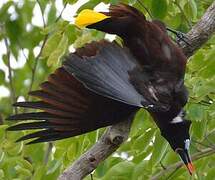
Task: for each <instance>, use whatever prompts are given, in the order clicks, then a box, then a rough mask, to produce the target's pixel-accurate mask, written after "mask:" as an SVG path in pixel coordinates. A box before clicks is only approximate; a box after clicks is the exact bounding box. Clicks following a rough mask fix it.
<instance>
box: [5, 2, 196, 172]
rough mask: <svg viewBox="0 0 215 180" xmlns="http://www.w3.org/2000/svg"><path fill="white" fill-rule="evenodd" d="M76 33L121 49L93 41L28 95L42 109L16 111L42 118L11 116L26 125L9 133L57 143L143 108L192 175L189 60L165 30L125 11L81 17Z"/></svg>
mask: <svg viewBox="0 0 215 180" xmlns="http://www.w3.org/2000/svg"><path fill="white" fill-rule="evenodd" d="M75 25H76V26H77V27H78V28H88V29H96V30H98V31H102V32H104V33H109V34H115V35H117V36H119V37H120V38H121V39H122V45H119V44H117V43H116V42H109V41H107V40H100V41H97V42H96V41H93V42H91V43H88V44H86V45H85V46H83V47H81V48H78V49H76V51H75V52H74V53H71V54H69V55H68V56H67V57H66V58H65V60H64V62H63V63H62V66H61V67H60V68H58V69H56V70H55V72H54V73H52V74H50V75H49V77H48V80H47V81H45V82H43V83H42V84H41V85H40V90H36V91H32V92H30V93H29V94H30V95H31V96H33V97H36V98H39V99H40V100H39V101H27V102H17V103H15V104H14V106H16V107H24V108H31V109H34V110H35V109H39V110H40V111H34V112H27V113H20V114H15V115H11V116H10V117H8V118H7V119H8V120H11V121H14V120H21V121H22V123H19V124H16V125H12V126H10V127H9V128H8V129H7V130H8V131H20V130H29V129H33V130H34V129H39V131H36V132H33V133H30V134H27V135H25V136H23V137H21V138H20V139H18V140H17V141H18V142H19V141H24V140H29V139H31V140H32V141H30V142H28V143H27V144H33V143H40V142H48V141H55V140H60V139H64V138H69V137H73V136H77V135H81V134H84V133H87V132H90V131H93V130H96V129H98V128H101V127H106V126H110V125H113V124H116V123H118V122H121V121H124V120H126V119H127V118H128V117H130V116H133V115H134V114H135V113H136V112H137V111H138V110H139V109H141V108H144V109H145V110H147V111H148V112H149V113H150V115H151V116H152V118H153V120H154V122H155V124H156V125H157V127H158V128H159V129H160V133H161V135H162V136H163V137H164V138H165V139H166V140H167V141H168V143H169V144H170V146H171V148H172V149H173V150H174V151H175V152H176V153H177V154H178V155H179V156H180V158H181V159H182V161H183V162H184V164H185V165H186V167H187V169H188V171H189V173H190V174H191V175H192V174H193V172H194V165H193V164H192V161H191V158H190V155H189V147H190V135H189V129H190V126H191V121H190V120H187V119H186V112H185V110H184V106H185V105H186V103H187V101H188V91H187V88H186V86H185V85H184V76H185V70H186V63H187V58H186V56H185V55H184V53H183V52H182V50H181V49H180V48H179V47H178V46H177V45H176V44H175V43H174V42H173V41H172V40H171V38H170V37H169V36H168V33H167V28H166V26H165V24H164V23H163V22H161V21H159V20H152V21H148V20H147V19H146V17H145V15H144V14H143V13H142V12H140V11H139V10H138V9H136V8H134V7H132V6H129V5H127V4H122V3H120V4H118V5H111V6H110V8H109V11H108V12H95V11H94V10H90V9H85V10H82V11H81V12H80V13H79V14H78V15H77V17H76V20H75ZM32 120H34V121H32ZM23 121H24V122H23Z"/></svg>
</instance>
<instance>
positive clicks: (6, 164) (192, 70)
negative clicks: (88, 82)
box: [0, 0, 215, 180]
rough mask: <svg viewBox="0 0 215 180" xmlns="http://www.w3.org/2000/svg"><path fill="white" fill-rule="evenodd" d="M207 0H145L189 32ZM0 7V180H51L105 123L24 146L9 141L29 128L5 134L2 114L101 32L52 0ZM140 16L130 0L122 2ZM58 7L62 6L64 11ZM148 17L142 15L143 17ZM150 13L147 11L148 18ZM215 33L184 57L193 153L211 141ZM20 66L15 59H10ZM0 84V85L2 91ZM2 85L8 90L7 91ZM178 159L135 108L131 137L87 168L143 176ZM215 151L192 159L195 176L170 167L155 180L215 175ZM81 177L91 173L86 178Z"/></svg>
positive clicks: (131, 178)
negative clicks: (36, 20) (36, 19)
mask: <svg viewBox="0 0 215 180" xmlns="http://www.w3.org/2000/svg"><path fill="white" fill-rule="evenodd" d="M212 1H213V0H143V1H142V2H143V4H144V5H145V6H146V7H147V8H148V10H149V11H150V12H151V14H152V16H153V17H154V18H158V19H161V20H162V21H164V22H165V23H166V24H167V25H168V26H169V27H171V28H173V29H176V30H180V31H182V32H187V31H188V30H189V29H190V28H191V26H192V25H193V24H195V23H196V22H197V21H198V19H199V18H200V17H201V16H202V15H203V13H204V12H205V10H206V9H207V7H208V6H209V5H210V4H211V3H212ZM3 2H4V3H2V7H1V9H0V46H1V49H0V51H1V55H0V64H1V66H0V67H1V69H0V114H1V119H0V120H1V122H0V123H1V125H0V141H1V143H0V179H7V180H10V179H17V180H18V179H20V180H25V179H34V180H40V179H46V180H49V179H50V180H54V179H57V177H58V176H59V174H60V173H61V172H62V171H63V169H65V168H66V167H67V166H68V165H69V164H70V163H71V162H72V161H74V160H75V159H77V158H78V157H79V156H80V155H81V154H82V153H83V152H84V151H86V150H87V149H88V148H89V147H91V146H92V145H93V144H94V143H95V142H96V141H97V139H98V137H99V136H100V135H101V134H102V133H103V131H104V129H100V130H98V131H95V132H91V133H88V134H85V135H82V136H78V137H74V138H70V139H66V140H62V141H58V142H54V143H47V144H36V145H30V146H26V145H24V143H22V142H21V143H14V141H15V140H16V139H17V138H18V137H20V136H22V135H23V134H26V133H27V132H10V133H8V132H5V128H7V127H8V125H9V124H10V123H9V122H7V121H5V118H6V117H7V116H8V115H10V114H13V113H16V112H17V111H18V112H23V111H26V110H25V109H12V106H11V104H12V103H13V102H16V101H17V100H19V101H21V100H29V99H30V97H29V96H28V92H29V91H30V90H35V89H38V85H39V84H40V83H41V82H42V81H44V80H45V79H46V77H47V75H48V74H50V73H51V72H53V70H54V69H55V68H56V67H58V66H60V64H61V60H62V59H63V56H64V55H66V54H68V53H69V50H74V48H77V47H81V46H83V45H84V44H85V43H86V42H90V41H92V40H98V39H101V38H104V37H107V36H105V34H103V33H101V32H97V31H95V30H87V29H85V30H80V29H77V28H76V27H74V25H73V24H72V23H70V22H68V21H66V20H63V19H62V18H61V16H60V12H58V10H57V9H56V4H55V1H54V0H38V1H33V0H22V1H17V0H14V1H9V0H8V1H3ZM100 2H104V3H105V4H108V3H112V4H114V3H118V2H119V1H118V0H104V1H98V0H90V1H86V3H84V4H83V5H82V6H81V7H80V8H79V9H78V11H80V10H82V9H84V8H94V7H96V6H97V5H98V4H100ZM123 2H125V3H129V4H132V5H133V6H135V7H137V8H138V9H140V10H141V11H143V12H144V13H145V14H146V12H145V9H144V8H143V7H142V6H140V4H139V3H138V2H137V1H136V0H125V1H123ZM63 3H64V7H67V6H70V5H76V3H79V1H78V0H63ZM36 6H39V8H40V11H41V12H40V13H42V14H43V17H44V19H43V21H44V24H43V26H42V27H41V26H37V25H34V24H32V18H33V16H34V15H33V10H34V9H35V7H36ZM63 11H64V9H62V12H63ZM147 16H148V15H147ZM148 18H149V19H150V17H149V16H148ZM214 57H215V37H212V38H211V39H210V40H209V42H207V44H205V45H204V47H202V48H201V49H200V50H199V51H198V52H196V54H195V55H194V56H193V57H191V58H190V61H189V63H188V67H187V74H186V85H187V87H188V89H189V91H190V99H189V103H188V104H187V106H186V110H187V118H188V119H190V120H192V122H193V123H192V129H191V134H192V146H191V153H192V154H195V153H196V152H201V151H202V150H203V149H206V148H214V146H215V122H214V116H215V104H214V100H215V58H214ZM15 64H18V65H15ZM3 90H4V91H3ZM7 91H8V92H9V93H7ZM3 92H6V93H3ZM178 161H180V159H179V158H178V156H177V155H176V154H175V153H174V152H173V151H172V150H171V149H170V147H169V145H168V144H167V142H166V141H165V140H164V139H163V138H162V137H161V135H160V132H159V131H158V129H157V128H156V127H155V124H154V123H153V122H152V120H151V118H150V116H149V114H148V113H147V112H146V111H144V110H140V111H139V112H138V114H137V115H136V118H135V121H134V123H133V126H132V130H131V133H130V138H129V139H128V141H127V142H126V143H124V144H123V145H122V146H121V147H120V148H119V149H118V151H117V152H116V153H114V154H113V155H112V156H111V157H109V158H108V159H107V160H106V161H104V162H103V163H101V165H100V166H99V167H98V168H97V169H96V171H95V172H94V173H93V177H94V179H100V180H106V179H113V180H114V179H117V180H126V179H128V180H137V179H138V180H139V179H149V178H150V177H153V176H154V175H155V174H157V173H158V172H160V171H165V168H166V167H169V166H170V165H171V164H174V163H176V162H178ZM214 162H215V156H214V155H210V156H207V155H205V157H204V158H201V159H199V160H197V161H195V162H194V164H195V166H196V169H197V170H196V174H195V175H194V176H193V177H192V178H190V177H189V175H188V173H187V171H186V169H185V168H184V167H183V168H180V169H177V170H174V169H173V171H168V172H167V173H165V174H164V176H162V177H160V178H159V179H167V178H168V179H179V180H180V179H189V178H190V179H201V180H211V179H213V178H214V177H215V164H214ZM86 179H90V177H87V178H86Z"/></svg>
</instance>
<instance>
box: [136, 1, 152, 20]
mask: <svg viewBox="0 0 215 180" xmlns="http://www.w3.org/2000/svg"><path fill="white" fill-rule="evenodd" d="M137 2H138V3H139V4H140V5H141V6H142V7H143V8H144V9H145V11H146V12H147V13H148V15H149V16H150V17H151V19H153V16H152V14H151V12H150V11H149V10H148V8H147V7H146V6H145V5H144V4H143V2H142V1H141V0H137Z"/></svg>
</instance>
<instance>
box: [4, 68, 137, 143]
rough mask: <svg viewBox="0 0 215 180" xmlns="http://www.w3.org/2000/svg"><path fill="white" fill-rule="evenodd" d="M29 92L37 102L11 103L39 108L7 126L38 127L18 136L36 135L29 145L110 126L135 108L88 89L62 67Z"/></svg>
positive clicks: (17, 117)
mask: <svg viewBox="0 0 215 180" xmlns="http://www.w3.org/2000/svg"><path fill="white" fill-rule="evenodd" d="M30 95H31V96H34V97H37V98H39V99H40V101H37V102H18V103H15V104H14V106H17V107H25V108H32V109H39V110H42V111H39V112H35V111H33V112H30V113H23V114H17V115H13V116H10V117H9V118H8V120H23V121H24V122H22V123H21V124H17V125H14V126H11V127H9V128H8V130H10V131H17V130H28V129H40V131H37V132H34V133H31V134H28V135H26V136H23V137H21V138H20V139H18V141H22V140H27V139H32V138H36V139H35V140H33V141H31V142H30V143H29V144H31V143H38V142H46V141H54V140H58V139H63V138H68V137H72V136H76V135H80V134H83V133H86V132H89V131H92V130H95V129H98V128H101V127H105V126H108V125H112V124H115V123H117V122H119V121H122V120H124V119H126V118H127V117H128V116H130V115H131V114H132V113H134V112H135V111H136V110H137V109H138V108H136V107H134V106H130V105H127V104H124V103H120V102H117V101H114V100H111V99H108V98H105V97H102V96H99V95H97V94H95V93H92V92H90V91H89V90H88V89H86V88H85V87H84V86H83V85H82V84H81V83H80V82H79V81H77V80H76V79H75V78H74V77H73V76H71V75H70V74H69V73H68V72H66V71H65V70H64V68H59V69H57V70H56V71H55V73H53V74H51V75H50V76H49V78H48V81H46V82H44V83H42V84H41V90H37V91H33V92H30ZM29 120H35V121H33V122H32V121H30V122H29ZM41 129H42V130H41Z"/></svg>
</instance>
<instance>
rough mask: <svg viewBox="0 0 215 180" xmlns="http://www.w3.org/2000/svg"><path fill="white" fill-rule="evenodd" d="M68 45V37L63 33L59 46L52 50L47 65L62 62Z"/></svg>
mask: <svg viewBox="0 0 215 180" xmlns="http://www.w3.org/2000/svg"><path fill="white" fill-rule="evenodd" d="M67 46H68V37H67V36H66V35H65V33H64V34H63V36H62V38H61V40H60V43H59V44H58V46H57V48H56V49H55V50H54V52H52V53H51V54H50V56H49V58H48V60H47V65H48V66H52V65H54V64H55V65H56V64H58V63H59V62H60V59H61V57H62V56H63V55H64V54H65V52H66V50H67Z"/></svg>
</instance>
